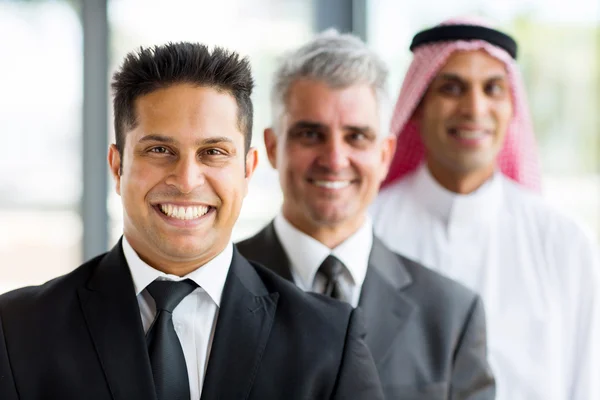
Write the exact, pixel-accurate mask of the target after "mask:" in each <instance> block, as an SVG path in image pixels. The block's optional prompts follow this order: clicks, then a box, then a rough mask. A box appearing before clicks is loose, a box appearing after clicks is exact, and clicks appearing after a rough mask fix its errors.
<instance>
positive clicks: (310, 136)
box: [300, 130, 319, 139]
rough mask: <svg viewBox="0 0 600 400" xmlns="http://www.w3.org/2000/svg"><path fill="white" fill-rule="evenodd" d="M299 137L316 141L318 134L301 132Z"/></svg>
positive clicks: (307, 131) (311, 131)
mask: <svg viewBox="0 0 600 400" xmlns="http://www.w3.org/2000/svg"><path fill="white" fill-rule="evenodd" d="M300 136H301V137H303V138H307V139H317V138H318V137H319V132H317V131H313V130H306V131H301V132H300Z"/></svg>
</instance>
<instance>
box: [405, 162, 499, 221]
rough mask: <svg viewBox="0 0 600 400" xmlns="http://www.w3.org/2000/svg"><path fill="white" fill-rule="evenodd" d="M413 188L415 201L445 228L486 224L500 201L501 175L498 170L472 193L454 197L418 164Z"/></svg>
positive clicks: (425, 167) (424, 167)
mask: <svg viewBox="0 0 600 400" xmlns="http://www.w3.org/2000/svg"><path fill="white" fill-rule="evenodd" d="M414 185H415V186H414V187H415V194H416V195H417V197H418V199H419V201H420V202H422V204H423V205H424V206H425V207H426V208H427V209H428V210H429V211H430V212H432V213H434V214H436V215H437V216H438V217H440V218H441V219H442V220H443V221H444V222H445V223H446V224H447V225H452V224H454V223H461V222H477V221H480V222H488V221H489V220H490V219H491V218H493V217H494V216H495V215H496V213H495V211H496V210H497V209H498V207H499V206H500V205H501V201H502V176H501V173H500V172H498V171H496V172H495V173H494V174H493V175H492V177H491V178H490V179H488V180H487V182H485V183H484V184H483V185H482V186H481V187H479V188H478V189H477V190H475V191H474V192H473V193H469V194H458V193H454V192H451V191H449V190H447V189H446V188H444V187H443V186H442V185H440V184H439V183H438V181H436V180H435V178H434V177H433V176H432V175H431V173H430V172H429V169H428V168H427V166H426V165H425V164H422V165H421V166H420V167H419V169H418V170H417V172H416V174H415V182H414Z"/></svg>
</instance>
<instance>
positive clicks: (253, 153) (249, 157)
mask: <svg viewBox="0 0 600 400" xmlns="http://www.w3.org/2000/svg"><path fill="white" fill-rule="evenodd" d="M257 166H258V150H256V147H250V149H249V150H248V153H246V178H245V179H246V190H245V192H244V195H246V194H248V184H249V183H250V179H251V178H252V175H254V171H256V167H257Z"/></svg>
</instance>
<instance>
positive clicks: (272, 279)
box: [248, 260, 353, 332]
mask: <svg viewBox="0 0 600 400" xmlns="http://www.w3.org/2000/svg"><path fill="white" fill-rule="evenodd" d="M248 262H250V264H251V265H252V266H253V267H254V268H255V270H256V272H257V273H258V275H259V276H260V278H261V279H262V281H263V283H264V284H265V286H266V287H267V289H268V290H269V291H271V292H278V293H279V302H278V308H279V307H282V309H283V310H284V311H285V312H286V313H288V312H289V313H288V314H289V315H292V316H294V317H296V318H299V319H303V320H304V319H306V320H312V322H314V323H318V324H322V325H323V326H324V327H325V326H329V327H330V329H334V330H336V331H338V330H340V329H343V330H344V332H345V329H344V328H345V327H346V326H347V325H348V322H349V320H350V316H351V314H352V311H353V308H352V306H351V305H350V304H347V303H343V302H341V301H337V300H334V299H331V298H329V297H326V296H323V295H320V294H318V293H312V292H304V291H302V290H301V289H299V288H298V287H297V286H296V285H295V284H294V283H292V282H290V281H288V280H287V279H284V278H282V277H280V276H279V275H277V274H276V273H275V272H273V271H271V270H270V269H268V268H267V267H265V266H263V265H261V264H259V263H256V262H254V261H250V260H249V261H248ZM290 311H291V312H290Z"/></svg>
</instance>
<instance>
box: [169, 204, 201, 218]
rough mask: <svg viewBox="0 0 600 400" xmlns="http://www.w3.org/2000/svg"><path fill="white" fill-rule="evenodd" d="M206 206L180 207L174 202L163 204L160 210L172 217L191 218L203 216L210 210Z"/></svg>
mask: <svg viewBox="0 0 600 400" xmlns="http://www.w3.org/2000/svg"><path fill="white" fill-rule="evenodd" d="M208 209H209V208H208V207H206V206H190V207H178V206H174V205H172V204H161V205H160V210H161V211H162V212H163V213H164V214H165V215H167V216H169V217H171V218H176V219H181V220H190V219H195V218H198V217H201V216H203V215H204V214H206V213H207V212H208Z"/></svg>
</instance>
